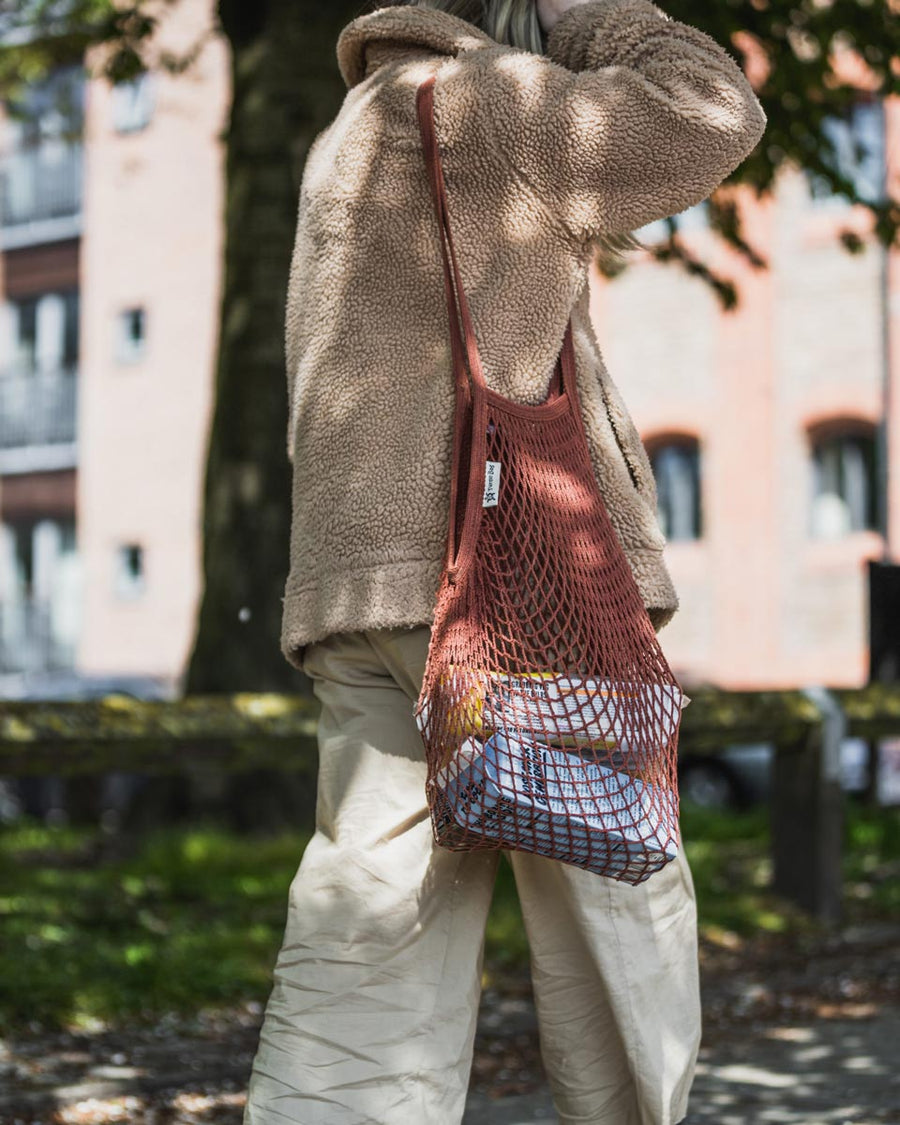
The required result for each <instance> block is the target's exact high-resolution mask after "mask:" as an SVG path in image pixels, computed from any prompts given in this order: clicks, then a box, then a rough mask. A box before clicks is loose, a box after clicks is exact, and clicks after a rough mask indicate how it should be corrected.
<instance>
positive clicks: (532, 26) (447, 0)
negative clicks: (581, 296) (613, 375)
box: [398, 0, 648, 277]
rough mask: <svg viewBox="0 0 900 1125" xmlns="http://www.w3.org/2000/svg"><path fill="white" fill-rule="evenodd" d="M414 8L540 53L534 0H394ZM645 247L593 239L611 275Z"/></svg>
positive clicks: (623, 239)
mask: <svg viewBox="0 0 900 1125" xmlns="http://www.w3.org/2000/svg"><path fill="white" fill-rule="evenodd" d="M398 2H399V3H401V4H408V5H410V6H412V7H416V8H436V9H438V10H439V11H441V12H447V13H448V14H449V15H451V16H457V17H458V18H459V19H462V20H466V21H467V22H468V23H471V24H474V25H475V26H476V27H480V28H481V30H482V31H484V32H486V33H487V34H488V35H490V37H491V38H492V39H496V41H497V42H498V43H505V44H506V45H507V46H508V47H516V48H518V49H519V50H522V51H531V53H532V54H535V55H542V54H543V53H544V47H545V43H544V35H543V32H542V30H541V25H540V23H539V22H538V15H537V3H536V2H535V0H398ZM646 249H648V247H647V246H646V245H645V244H644V243H643V242H641V241H640V239H638V238H636V237H635V236H634V234H633V233H632V232H631V231H621V232H620V233H618V234H601V235H600V237H599V238H598V239H597V242H596V250H597V256H598V264H599V266H600V269H601V270H602V271H603V272H604V273H605V274H607V276H610V277H614V276H615V275H616V274H617V273H618V272H619V271H620V270H621V269H622V268H623V267H624V265H625V264H626V260H627V258H626V255H628V254H629V253H631V252H633V251H636V250H646Z"/></svg>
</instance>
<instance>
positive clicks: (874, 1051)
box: [464, 1010, 900, 1125]
mask: <svg viewBox="0 0 900 1125" xmlns="http://www.w3.org/2000/svg"><path fill="white" fill-rule="evenodd" d="M556 1120H557V1119H556V1116H555V1114H554V1112H553V1106H552V1103H551V1101H550V1096H549V1094H548V1093H547V1092H546V1090H545V1089H542V1090H540V1091H539V1092H537V1093H534V1094H528V1095H524V1096H518V1097H514V1098H504V1099H501V1100H499V1101H491V1100H490V1099H489V1098H487V1097H485V1096H483V1095H475V1096H472V1097H471V1098H470V1099H469V1106H468V1110H467V1112H466V1116H465V1121H464V1125H532V1123H537V1122H542V1123H543V1125H552V1123H554V1122H556ZM769 1123H771V1125H900V1011H897V1010H884V1011H882V1012H880V1013H878V1014H876V1015H874V1016H871V1017H869V1018H865V1019H856V1020H819V1021H818V1022H816V1023H814V1024H801V1025H785V1026H780V1027H769V1028H762V1029H759V1031H757V1032H750V1031H749V1029H748V1034H747V1035H746V1037H745V1038H743V1039H740V1040H739V1039H735V1040H734V1041H732V1042H729V1043H721V1042H720V1043H719V1044H718V1045H716V1044H714V1043H710V1044H706V1045H704V1047H703V1048H702V1050H701V1055H700V1062H699V1065H698V1069H697V1078H696V1081H695V1083H694V1088H693V1090H692V1091H691V1101H690V1113H689V1115H688V1117H687V1120H686V1122H685V1125H769Z"/></svg>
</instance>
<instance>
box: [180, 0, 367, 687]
mask: <svg viewBox="0 0 900 1125" xmlns="http://www.w3.org/2000/svg"><path fill="white" fill-rule="evenodd" d="M358 7H359V5H358V4H351V3H348V2H347V0H339V2H337V3H333V4H322V3H321V2H320V0H255V2H254V3H253V4H247V3H246V2H244V0H220V4H219V16H220V20H221V24H222V28H223V30H224V32H225V35H226V36H227V38H228V40H229V42H230V45H231V51H232V66H231V71H232V105H231V114H230V121H229V125H228V131H227V136H226V145H227V153H226V180H227V183H226V210H225V223H226V237H225V263H224V285H223V294H222V304H221V309H220V332H219V348H218V360H217V366H216V380H215V407H214V414H213V420H212V427H211V431H210V436H209V446H208V455H207V468H206V480H205V489H204V558H203V570H204V593H203V599H202V603H201V606H200V611H199V617H198V623H197V632H196V636H195V641H194V648H193V652H192V655H191V658H190V661H189V666H188V671H187V676H186V683H185V690H186V691H187V692H189V693H195V692H224V691H235V690H239V691H263V690H276V691H277V690H287V691H297V690H303V679H302V677H301V676H300V675H299V674H298V673H297V672H296V670H294V669H293V668H292V667H291V666H290V665H289V664H288V663H287V661H286V660H285V658H284V657H283V655H282V654H281V650H280V645H279V636H280V626H281V611H282V603H281V598H282V595H283V592H284V583H285V578H286V576H287V568H288V551H289V535H290V515H291V505H290V483H291V478H290V464H289V462H288V460H287V454H286V452H285V442H286V437H285V435H286V427H287V394H286V382H285V368H284V309H285V298H286V292H287V281H288V271H289V267H290V256H291V250H292V247H293V239H294V228H295V224H296V215H297V195H298V190H299V184H300V177H301V174H302V168H303V162H304V160H305V157H306V153H307V151H308V149H309V146H310V144H311V142H312V140H313V138H314V136H315V135H316V133H318V132H319V131H320V130H321V129H322V128H324V127H325V126H326V125H327V124H328V122H329V121H330V120H331V119H332V117H333V116H334V114H335V113H336V111H337V109H338V107H339V105H340V101H341V98H342V96H343V83H342V81H341V79H340V75H339V73H338V69H337V62H336V59H335V51H334V47H335V41H336V39H337V36H338V34H339V32H340V29H341V27H342V26H343V25H344V24H345V23H346V22H347V20H348V19H350V18H352V17H353V16H354V15H355V14H356V13H357V11H358Z"/></svg>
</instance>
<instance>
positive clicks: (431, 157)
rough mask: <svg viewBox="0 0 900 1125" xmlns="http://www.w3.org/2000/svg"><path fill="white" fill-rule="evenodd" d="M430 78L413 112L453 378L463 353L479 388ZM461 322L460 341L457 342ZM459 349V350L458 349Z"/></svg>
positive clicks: (460, 367) (478, 367)
mask: <svg viewBox="0 0 900 1125" xmlns="http://www.w3.org/2000/svg"><path fill="white" fill-rule="evenodd" d="M434 82H435V80H434V76H432V77H431V78H427V79H426V80H425V81H424V82H423V83H422V85H421V86H420V87H419V90H418V93H417V95H416V109H417V111H418V115H419V130H420V132H421V134H422V147H423V149H424V152H425V164H426V166H427V168H428V176H429V179H430V181H431V192H432V196H433V198H434V208H435V212H436V214H437V219H438V224H439V226H440V230H441V255H442V257H443V260H444V290H445V292H446V296H447V311H448V313H449V316H450V344H451V348H452V350H453V359H454V368H455V370H456V373H457V378H460V377H462V378H465V365H464V364H462V363H461V360H462V355H463V349H464V353H465V357H466V360H467V362H468V370H469V375H470V376H471V378H472V382H473V383H475V384H476V386H480V387H483V386H484V385H485V383H484V372H483V370H482V367H481V356H480V355H479V354H478V341H477V339H476V338H475V328H474V326H473V324H472V314H471V312H470V311H469V302H468V301H467V300H466V294H465V290H464V289H463V284H462V278H461V277H460V273H459V262H458V261H457V257H456V248H455V246H454V245H453V235H452V234H451V232H450V219H449V216H448V213H447V188H446V185H445V183H444V169H443V165H442V164H441V153H440V149H439V148H438V143H437V136H436V134H435V130H434ZM460 321H462V338H460ZM461 345H462V346H461Z"/></svg>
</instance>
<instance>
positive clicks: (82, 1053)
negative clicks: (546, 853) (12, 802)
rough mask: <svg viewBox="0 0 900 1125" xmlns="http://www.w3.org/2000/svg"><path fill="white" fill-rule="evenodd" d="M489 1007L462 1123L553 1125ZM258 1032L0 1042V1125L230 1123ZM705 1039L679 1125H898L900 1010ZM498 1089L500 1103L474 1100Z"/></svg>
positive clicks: (228, 1029)
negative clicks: (682, 1123)
mask: <svg viewBox="0 0 900 1125" xmlns="http://www.w3.org/2000/svg"><path fill="white" fill-rule="evenodd" d="M486 999H488V1002H487V1003H486V1004H485V1005H484V1006H483V1008H482V1012H481V1017H480V1020H479V1044H478V1050H477V1052H476V1069H475V1077H476V1081H475V1083H474V1085H475V1087H476V1090H475V1092H474V1093H473V1094H472V1095H471V1097H470V1099H469V1105H468V1109H467V1112H466V1116H465V1122H464V1125H536V1123H543V1125H552V1123H554V1122H555V1121H556V1117H555V1114H554V1112H553V1107H552V1104H551V1101H550V1097H549V1094H548V1093H547V1090H546V1087H545V1086H544V1085H543V1084H542V1081H541V1077H540V1064H539V1062H538V1060H537V1055H536V1036H535V1018H534V1010H533V1008H532V1006H531V1001H530V999H529V998H528V997H527V996H523V995H518V996H515V995H512V996H497V995H495V996H494V997H493V998H486ZM258 1021H259V1009H258V1006H256V1007H255V1008H254V1009H253V1010H248V1011H247V1012H245V1013H243V1015H242V1014H241V1013H236V1014H234V1015H232V1016H229V1017H228V1018H225V1019H223V1020H221V1022H219V1021H214V1022H213V1023H212V1024H210V1025H207V1026H202V1025H199V1024H198V1026H196V1027H189V1028H183V1027H177V1028H176V1027H175V1026H173V1027H172V1028H171V1029H169V1028H168V1027H166V1026H164V1027H162V1028H159V1029H155V1030H154V1031H152V1032H149V1033H144V1034H143V1035H141V1036H140V1037H138V1036H136V1035H132V1036H131V1038H130V1039H128V1040H127V1041H126V1040H125V1039H124V1038H123V1036H122V1034H121V1033H117V1032H115V1031H114V1030H110V1031H106V1032H103V1033H101V1034H99V1035H97V1036H85V1037H82V1038H80V1039H74V1040H73V1038H72V1037H71V1036H69V1037H62V1038H58V1039H56V1038H53V1037H39V1038H37V1039H35V1040H34V1041H32V1042H30V1043H21V1042H19V1043H17V1042H9V1041H6V1042H4V1041H2V1040H0V1091H2V1092H0V1125H14V1123H22V1125H108V1123H112V1122H127V1123H128V1125H158V1123H159V1122H162V1121H165V1122H166V1123H167V1125H240V1120H241V1116H242V1107H243V1102H244V1093H245V1089H246V1077H247V1074H248V1072H249V1067H250V1061H251V1059H252V1055H253V1051H254V1049H255V1045H256V1039H257V1031H258ZM710 1039H711V1040H712V1041H710V1042H708V1043H706V1044H705V1045H704V1047H703V1049H702V1052H701V1058H700V1064H699V1068H698V1073H697V1079H696V1082H695V1085H694V1089H693V1091H692V1095H691V1103H690V1114H689V1117H688V1118H687V1120H686V1122H685V1125H900V1066H898V1062H900V1007H896V1006H895V1007H890V1006H888V1005H884V1006H881V1007H875V1006H870V1007H869V1008H867V1009H865V1012H864V1018H858V1019H848V1018H839V1019H818V1020H794V1021H787V1020H776V1021H772V1020H768V1021H766V1022H764V1023H759V1024H757V1025H755V1026H754V1025H753V1024H752V1023H746V1024H744V1025H742V1026H741V1028H737V1027H734V1028H731V1029H729V1030H727V1031H725V1032H722V1031H719V1032H717V1033H713V1034H711V1036H710ZM479 1068H481V1071H480V1074H481V1076H480V1078H479ZM504 1089H507V1090H509V1089H512V1093H511V1096H507V1097H502V1096H501V1097H496V1096H495V1097H490V1096H488V1094H487V1093H485V1092H482V1091H491V1092H493V1093H496V1092H497V1091H500V1092H503V1090H504ZM522 1091H527V1092H522ZM385 1125H391V1123H390V1122H385ZM423 1125H441V1123H439V1122H428V1123H423Z"/></svg>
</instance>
